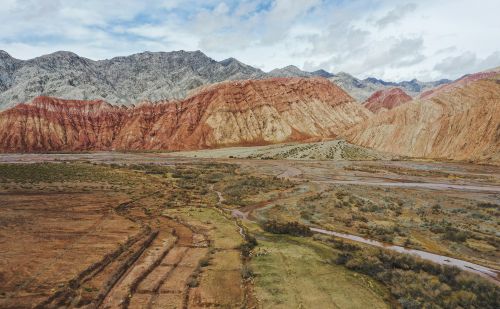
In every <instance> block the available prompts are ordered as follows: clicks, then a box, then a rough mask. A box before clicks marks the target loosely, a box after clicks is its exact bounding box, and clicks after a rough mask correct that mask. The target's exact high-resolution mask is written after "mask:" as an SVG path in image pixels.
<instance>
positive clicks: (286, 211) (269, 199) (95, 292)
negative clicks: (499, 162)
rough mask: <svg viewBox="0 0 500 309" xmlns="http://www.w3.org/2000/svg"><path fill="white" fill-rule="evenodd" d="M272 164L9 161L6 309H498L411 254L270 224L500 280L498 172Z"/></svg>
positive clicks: (405, 165) (437, 165)
mask: <svg viewBox="0 0 500 309" xmlns="http://www.w3.org/2000/svg"><path fill="white" fill-rule="evenodd" d="M330 146H332V145H330V144H328V147H330ZM334 146H335V147H340V146H338V145H337V144H335V145H334ZM287 147H288V146H287ZM293 147H295V146H293ZM311 147H313V146H311ZM314 147H316V146H314ZM317 147H319V148H320V149H323V148H321V147H325V146H317ZM332 147H333V146H332ZM342 147H344V148H342ZM345 147H346V146H345V145H344V146H341V149H340V148H339V149H340V150H339V149H337V150H336V151H337V152H335V153H336V154H342V153H343V154H345V153H346V151H345ZM273 149H275V148H273ZM286 149H287V150H286V151H288V153H289V155H294V153H297V152H296V151H295V150H292V151H291V152H290V148H286ZM292 149H293V148H292ZM342 149H344V150H342ZM282 150H283V149H282V148H280V150H279V151H277V152H276V151H274V150H273V151H274V152H273V153H274V154H280V155H279V156H282V155H281V154H282V153H283V151H282ZM238 151H239V150H238ZM242 151H243V150H242ZM245 151H247V152H248V151H250V150H249V149H246V150H245ZM259 151H261V150H259ZM266 151H267V152H266V153H267V154H266V155H262V156H260V158H261V159H256V157H255V156H253V159H249V157H252V156H251V155H248V153H245V155H241V156H240V157H238V156H237V155H235V154H234V152H233V154H230V156H231V158H229V154H228V153H227V152H226V153H224V156H219V158H200V157H201V156H203V154H204V153H203V152H201V151H200V152H198V154H196V153H188V154H185V153H154V152H151V153H110V152H99V153H80V154H25V155H24V154H23V155H21V154H19V155H17V154H5V155H0V199H1V203H0V221H1V223H2V224H0V278H1V280H0V307H2V308H14V307H16V308H20V307H21V308H30V307H33V306H34V305H39V306H40V307H54V308H55V307H58V306H65V307H89V306H90V307H102V308H118V307H122V308H123V307H130V308H198V307H203V308H207V307H208V308H210V307H223V308H234V307H247V308H261V307H262V308H295V307H298V308H366V307H370V308H386V307H393V306H396V307H397V306H403V307H411V306H410V305H412V304H413V305H415V306H417V307H418V305H419V304H420V305H422V306H423V305H424V304H429V302H431V303H432V302H435V304H439V305H440V306H445V307H446V306H450V307H453V306H462V307H467V304H469V305H470V304H472V305H474V306H476V307H478V306H479V307H482V308H494V307H496V305H498V304H499V301H500V287H499V283H498V282H499V281H498V278H491V277H490V278H481V277H480V276H478V275H475V274H470V273H467V272H463V271H455V270H449V269H448V268H446V267H444V268H443V267H441V266H436V265H434V264H432V263H431V264H427V262H425V261H422V260H420V259H417V258H411V257H409V258H405V259H406V260H405V262H404V266H403V265H402V262H401V260H400V259H401V258H400V256H405V255H398V254H396V255H393V253H390V252H386V250H380V249H377V248H374V247H372V246H369V245H364V244H359V243H356V242H351V241H349V240H340V239H339V238H336V237H330V236H327V235H314V236H312V237H311V236H310V235H308V234H307V233H306V234H305V235H299V234H297V233H296V231H295V230H293V229H288V230H286V231H285V232H284V233H285V234H281V232H280V233H278V234H277V233H276V232H275V231H273V232H271V231H269V230H267V229H266V225H265V222H270V220H271V221H273V222H278V223H279V224H284V225H283V226H286V222H296V225H294V226H299V227H300V226H305V227H308V228H309V227H316V228H321V229H326V230H331V231H335V232H340V233H346V234H351V235H358V236H362V237H365V238H367V239H373V240H378V241H380V242H382V243H386V244H394V245H400V246H404V247H406V248H412V249H418V250H422V251H427V252H432V253H435V254H441V255H444V256H449V257H453V258H457V259H461V260H465V261H469V262H472V263H476V264H479V265H482V266H485V267H489V268H490V269H492V270H493V271H495V270H496V271H498V270H500V264H499V262H498V261H500V254H499V249H498V248H499V243H500V241H499V237H498V234H499V230H498V226H499V225H500V221H499V218H500V214H499V204H500V168H499V167H493V166H483V165H472V164H465V163H445V162H425V161H380V160H379V161H374V160H373V159H376V157H371V158H369V159H370V160H368V161H332V160H313V159H310V158H309V159H308V158H305V157H304V158H300V159H301V160H279V159H277V158H278V157H279V156H278V157H273V158H271V157H270V155H269V149H267V150H266ZM286 151H285V152H286ZM301 151H302V152H301V153H305V152H307V151H308V149H302V150H301ZM219 152H220V151H219ZM239 153H240V154H241V151H240V152H239ZM290 153H291V154H290ZM308 153H309V154H310V153H313V152H308ZM347 153H349V154H350V155H352V153H353V152H352V151H348V152H347ZM354 153H356V155H358V154H359V153H360V152H354ZM363 155H364V154H363ZM195 156H196V157H195ZM300 156H302V155H300ZM340 157H342V155H340ZM335 158H336V159H338V158H339V156H336V157H335ZM358 158H360V157H358ZM364 159H366V158H364ZM290 234H291V235H290ZM387 265H392V266H391V267H390V268H388V266H387ZM401 276H403V277H401ZM400 277H401V278H406V279H408V283H404V282H403V281H404V280H403V281H402V279H397V278H400ZM410 278H411V280H410ZM410 281H411V282H410ZM395 282H399V283H398V284H397V285H396V284H395ZM431 282H432V284H434V286H432V284H431ZM411 284H413V285H412V286H410V285H411ZM465 291H467V292H465ZM480 291H482V292H480ZM484 291H489V292H487V295H488V296H487V297H486V296H485V295H484V294H481V293H485V292H484ZM432 293H434V295H432ZM467 293H469V294H467ZM417 295H418V296H417ZM485 297H486V299H485Z"/></svg>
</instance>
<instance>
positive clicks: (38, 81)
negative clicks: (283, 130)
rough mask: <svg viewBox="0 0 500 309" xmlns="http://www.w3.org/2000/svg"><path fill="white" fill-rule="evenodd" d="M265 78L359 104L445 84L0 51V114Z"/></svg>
mask: <svg viewBox="0 0 500 309" xmlns="http://www.w3.org/2000/svg"><path fill="white" fill-rule="evenodd" d="M269 77H306V78H314V77H324V78H328V79H329V80H330V81H332V82H333V83H335V84H337V85H338V86H340V87H341V88H342V89H344V90H345V91H346V92H347V93H349V94H350V95H351V96H352V97H354V98H355V99H356V100H357V101H358V102H362V101H364V100H365V99H366V98H368V97H369V96H370V95H371V94H372V93H373V92H375V91H377V90H380V89H385V88H389V87H401V88H403V89H404V90H405V91H406V92H407V93H408V94H410V95H412V96H415V95H418V94H419V93H421V92H422V91H425V90H428V89H431V88H432V87H435V86H438V85H440V84H442V83H446V81H438V82H431V83H421V82H418V81H415V80H414V81H410V82H402V83H389V82H385V81H382V80H378V79H375V78H368V79H364V80H359V79H357V78H354V77H353V76H351V75H349V74H347V73H339V74H332V73H329V72H326V71H324V70H318V71H315V72H306V71H302V70H300V69H299V68H297V67H295V66H287V67H285V68H282V69H276V70H273V71H271V72H269V73H265V72H263V71H261V70H260V69H257V68H254V67H251V66H249V65H246V64H244V63H242V62H240V61H238V60H236V59H234V58H229V59H226V60H223V61H220V62H218V61H215V60H213V59H211V58H209V57H207V56H206V55H205V54H203V53H202V52H200V51H194V52H187V51H173V52H143V53H139V54H133V55H130V56H125V57H115V58H112V59H108V60H99V61H94V60H91V59H87V58H84V57H80V56H78V55H76V54H74V53H71V52H66V51H59V52H55V53H52V54H48V55H44V56H41V57H37V58H34V59H30V60H25V61H24V60H19V59H15V58H13V57H11V56H10V55H9V54H8V53H7V52H5V51H0V110H1V109H5V108H7V107H10V106H13V105H15V104H17V103H20V102H27V101H29V100H31V99H33V98H35V97H37V96H40V95H44V96H55V97H59V98H63V99H79V100H96V99H99V100H106V101H107V102H110V103H112V104H118V105H119V104H125V105H130V104H133V103H135V102H138V101H145V100H146V101H159V100H173V99H183V98H185V97H186V95H187V94H188V93H189V92H190V91H192V90H193V89H196V88H198V87H200V86H204V85H208V84H213V83H219V82H223V81H227V80H242V79H264V78H269Z"/></svg>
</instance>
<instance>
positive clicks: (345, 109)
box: [0, 78, 370, 152]
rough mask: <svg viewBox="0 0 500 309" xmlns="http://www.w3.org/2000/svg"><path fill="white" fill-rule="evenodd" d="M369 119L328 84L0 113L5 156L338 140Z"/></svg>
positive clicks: (45, 104)
mask: <svg viewBox="0 0 500 309" xmlns="http://www.w3.org/2000/svg"><path fill="white" fill-rule="evenodd" d="M369 114H370V112H368V111H367V110H366V109H365V108H363V107H362V106H359V105H358V104H356V103H355V101H354V100H353V99H352V98H351V97H350V96H349V95H348V94H347V93H345V92H344V91H343V90H341V89H340V88H338V87H337V86H335V85H333V84H332V83H331V82H329V81H328V80H326V79H320V78H314V79H301V78H275V79H268V80H250V81H236V82H224V83H220V84H215V85H212V86H208V87H205V88H203V89H201V90H199V91H198V92H197V93H195V94H194V95H192V96H190V97H188V98H187V99H185V100H182V101H172V102H156V103H149V102H145V103H140V104H139V105H137V106H132V107H118V106H113V105H111V104H109V103H106V102H104V101H77V100H61V99H57V98H51V97H38V98H36V99H34V100H33V101H32V102H31V103H27V104H19V105H17V106H16V107H14V108H11V109H8V110H6V111H4V112H1V113H0V152H36V151H82V150H114V149H130V150H148V149H164V150H183V149H202V148H211V147H217V146H226V145H250V144H269V143H276V142H284V141H301V140H308V139H314V138H316V139H318V138H323V137H335V136H336V135H338V134H339V133H340V132H342V131H344V130H345V129H347V128H349V127H351V126H353V125H354V124H355V123H358V122H359V121H361V120H364V119H367V118H368V116H369Z"/></svg>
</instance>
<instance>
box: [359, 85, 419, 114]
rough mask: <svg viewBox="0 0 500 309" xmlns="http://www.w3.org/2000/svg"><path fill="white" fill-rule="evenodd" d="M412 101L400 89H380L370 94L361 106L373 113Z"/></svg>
mask: <svg viewBox="0 0 500 309" xmlns="http://www.w3.org/2000/svg"><path fill="white" fill-rule="evenodd" d="M411 100H412V97H410V96H409V95H408V94H406V92H404V91H403V90H401V89H400V88H390V89H382V90H379V91H377V92H375V93H374V94H372V95H371V96H370V97H369V98H368V99H367V100H366V101H365V102H364V103H363V105H364V106H365V107H366V108H368V109H369V110H370V111H372V112H374V113H379V112H381V111H384V110H390V109H393V108H394V107H396V106H399V105H401V104H403V103H406V102H409V101H411Z"/></svg>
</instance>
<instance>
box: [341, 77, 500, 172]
mask: <svg viewBox="0 0 500 309" xmlns="http://www.w3.org/2000/svg"><path fill="white" fill-rule="evenodd" d="M483 77H484V76H483ZM345 135H346V138H347V140H348V141H350V142H352V143H354V144H357V145H360V146H365V147H369V148H373V149H376V150H381V151H386V152H391V153H395V154H399V155H405V156H411V157H425V158H440V159H454V160H471V161H475V162H488V163H496V164H498V163H500V74H487V75H486V77H485V78H482V79H480V78H474V79H473V80H470V79H469V80H466V81H459V82H458V83H457V84H454V85H450V86H447V87H446V89H441V90H439V91H436V92H434V93H433V94H432V95H431V94H429V95H428V96H426V99H419V100H414V101H411V102H409V103H406V104H404V105H403V106H400V107H399V108H396V109H393V110H390V111H388V112H386V113H381V114H378V115H376V116H374V117H373V118H371V119H369V120H367V121H364V122H363V123H360V124H358V125H356V126H355V127H353V128H351V129H349V130H348V131H347V132H346V133H345Z"/></svg>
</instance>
